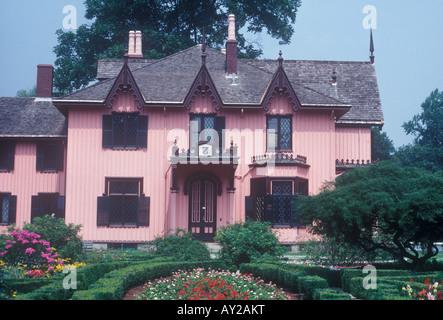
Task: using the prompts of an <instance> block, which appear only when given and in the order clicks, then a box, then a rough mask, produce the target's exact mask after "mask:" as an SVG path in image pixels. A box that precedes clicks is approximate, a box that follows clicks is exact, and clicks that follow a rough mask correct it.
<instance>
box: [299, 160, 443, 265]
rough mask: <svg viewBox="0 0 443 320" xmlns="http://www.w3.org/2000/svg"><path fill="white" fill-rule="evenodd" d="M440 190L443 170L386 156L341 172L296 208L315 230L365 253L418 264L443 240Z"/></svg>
mask: <svg viewBox="0 0 443 320" xmlns="http://www.w3.org/2000/svg"><path fill="white" fill-rule="evenodd" d="M442 192H443V174H441V172H438V173H431V172H428V171H425V170H422V169H419V168H413V167H403V166H400V165H398V164H396V163H394V162H391V161H382V162H379V163H377V164H373V165H371V166H369V167H364V168H357V169H354V170H351V171H349V172H347V173H345V174H343V175H341V176H339V177H337V179H336V180H335V182H333V183H330V184H329V185H328V186H327V187H325V189H324V190H323V191H322V192H321V193H320V194H318V195H316V196H312V197H306V198H303V199H302V200H301V201H300V204H299V208H298V210H299V213H300V214H301V215H302V217H303V220H304V221H311V222H312V230H311V231H312V232H313V233H314V234H317V235H321V236H325V237H330V238H334V239H337V240H341V239H343V240H344V241H345V242H347V243H350V244H357V245H359V246H360V247H361V248H363V249H364V250H366V251H367V252H373V251H374V250H377V249H381V250H384V251H386V252H388V253H390V254H392V256H393V257H395V258H396V259H398V260H399V261H400V262H402V263H404V264H405V265H407V266H408V267H410V268H411V269H418V268H420V267H421V266H423V264H424V263H425V261H426V260H428V259H430V258H431V257H433V256H435V255H436V254H437V253H438V248H437V246H435V243H436V242H438V241H442V240H443V197H442ZM417 246H421V247H422V249H423V251H420V250H417Z"/></svg>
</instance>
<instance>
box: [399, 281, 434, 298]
mask: <svg viewBox="0 0 443 320" xmlns="http://www.w3.org/2000/svg"><path fill="white" fill-rule="evenodd" d="M411 282H414V280H413V279H411ZM424 284H425V285H426V288H423V289H422V290H420V291H417V290H414V289H412V287H411V286H410V285H409V284H408V285H407V286H406V287H403V288H402V292H403V294H406V295H408V296H409V297H411V298H412V297H413V298H416V299H418V300H443V297H442V287H443V281H442V283H441V285H440V284H439V283H438V282H435V281H433V283H431V281H430V280H429V279H426V281H425V282H424Z"/></svg>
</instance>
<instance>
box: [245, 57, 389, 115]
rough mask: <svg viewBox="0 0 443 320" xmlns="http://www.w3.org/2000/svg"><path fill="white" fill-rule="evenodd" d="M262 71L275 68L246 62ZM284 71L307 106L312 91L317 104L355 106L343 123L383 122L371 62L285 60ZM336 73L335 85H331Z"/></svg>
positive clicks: (265, 62)
mask: <svg viewBox="0 0 443 320" xmlns="http://www.w3.org/2000/svg"><path fill="white" fill-rule="evenodd" d="M244 61H245V62H246V63H248V64H250V65H253V66H256V67H257V68H260V69H262V70H266V71H271V70H274V69H275V62H273V61H270V60H244ZM283 66H284V69H285V72H286V74H287V75H288V78H289V79H290V81H291V83H292V85H293V87H294V90H295V91H296V93H297V96H298V97H299V99H300V100H301V101H304V102H305V103H306V102H307V101H309V100H310V98H309V96H310V95H311V93H312V92H316V93H318V94H319V95H322V96H323V97H324V101H321V100H322V99H321V98H320V97H319V96H318V95H317V96H316V99H318V100H317V101H316V102H314V103H319V104H323V103H325V104H328V103H330V100H331V99H334V100H336V101H341V102H342V103H344V104H349V105H351V106H352V108H351V110H350V111H349V112H347V113H346V114H345V115H344V116H343V117H341V118H340V120H339V122H340V123H346V122H349V123H351V122H357V121H363V122H364V121H374V122H382V121H383V119H384V118H383V111H382V105H381V100H380V93H379V90H378V83H377V75H376V72H375V65H374V64H372V63H370V62H354V61H317V60H285V61H284V63H283ZM334 71H335V76H336V78H337V79H336V85H333V84H332V82H333V81H332V76H333V73H334Z"/></svg>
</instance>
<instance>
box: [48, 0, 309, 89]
mask: <svg viewBox="0 0 443 320" xmlns="http://www.w3.org/2000/svg"><path fill="white" fill-rule="evenodd" d="M300 3H301V0H271V1H264V0H240V1H231V0H210V1H196V0H180V1H178V0H125V1H120V0H105V1H104V0H86V1H85V6H86V13H85V17H86V18H87V19H88V20H91V23H89V24H84V25H81V26H80V27H79V28H78V29H77V31H76V33H74V32H71V31H64V30H58V31H57V37H58V44H57V45H56V46H55V48H54V52H55V54H56V56H57V58H56V61H55V66H56V69H55V74H54V84H55V87H56V89H57V90H58V91H60V92H65V93H66V92H70V91H73V90H75V89H79V88H81V87H83V86H86V85H88V84H89V83H90V82H91V81H92V80H93V79H94V78H95V72H96V66H97V61H98V59H101V58H121V57H122V56H123V53H124V51H125V45H126V43H127V41H128V39H127V37H128V32H129V31H130V30H140V31H142V33H143V46H142V47H143V55H144V57H145V58H146V59H157V58H161V57H164V56H167V55H170V54H172V53H175V52H177V51H180V50H183V49H185V48H188V47H190V46H192V45H194V44H197V43H199V42H200V41H201V37H202V30H203V29H204V30H205V34H206V43H207V45H208V46H211V47H213V48H220V47H221V46H223V44H224V42H225V40H226V37H227V19H228V15H229V14H231V13H232V14H235V16H236V38H237V41H238V46H239V56H243V57H250V58H256V57H258V56H260V55H261V53H262V51H261V49H260V47H258V48H257V44H256V43H253V42H251V41H249V40H248V39H247V38H246V36H245V35H244V34H243V30H244V29H245V31H246V32H248V33H259V32H262V31H263V30H266V31H267V33H268V34H270V35H271V36H272V37H274V38H276V39H279V40H280V43H281V44H288V43H290V40H291V36H292V34H293V32H294V28H293V24H294V22H295V18H296V13H297V10H298V7H299V6H300Z"/></svg>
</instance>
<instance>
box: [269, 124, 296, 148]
mask: <svg viewBox="0 0 443 320" xmlns="http://www.w3.org/2000/svg"><path fill="white" fill-rule="evenodd" d="M266 141H267V151H268V152H272V151H280V150H283V151H285V150H288V151H289V150H292V117H291V116H281V115H276V116H274V115H273V116H268V118H267V123H266Z"/></svg>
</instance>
